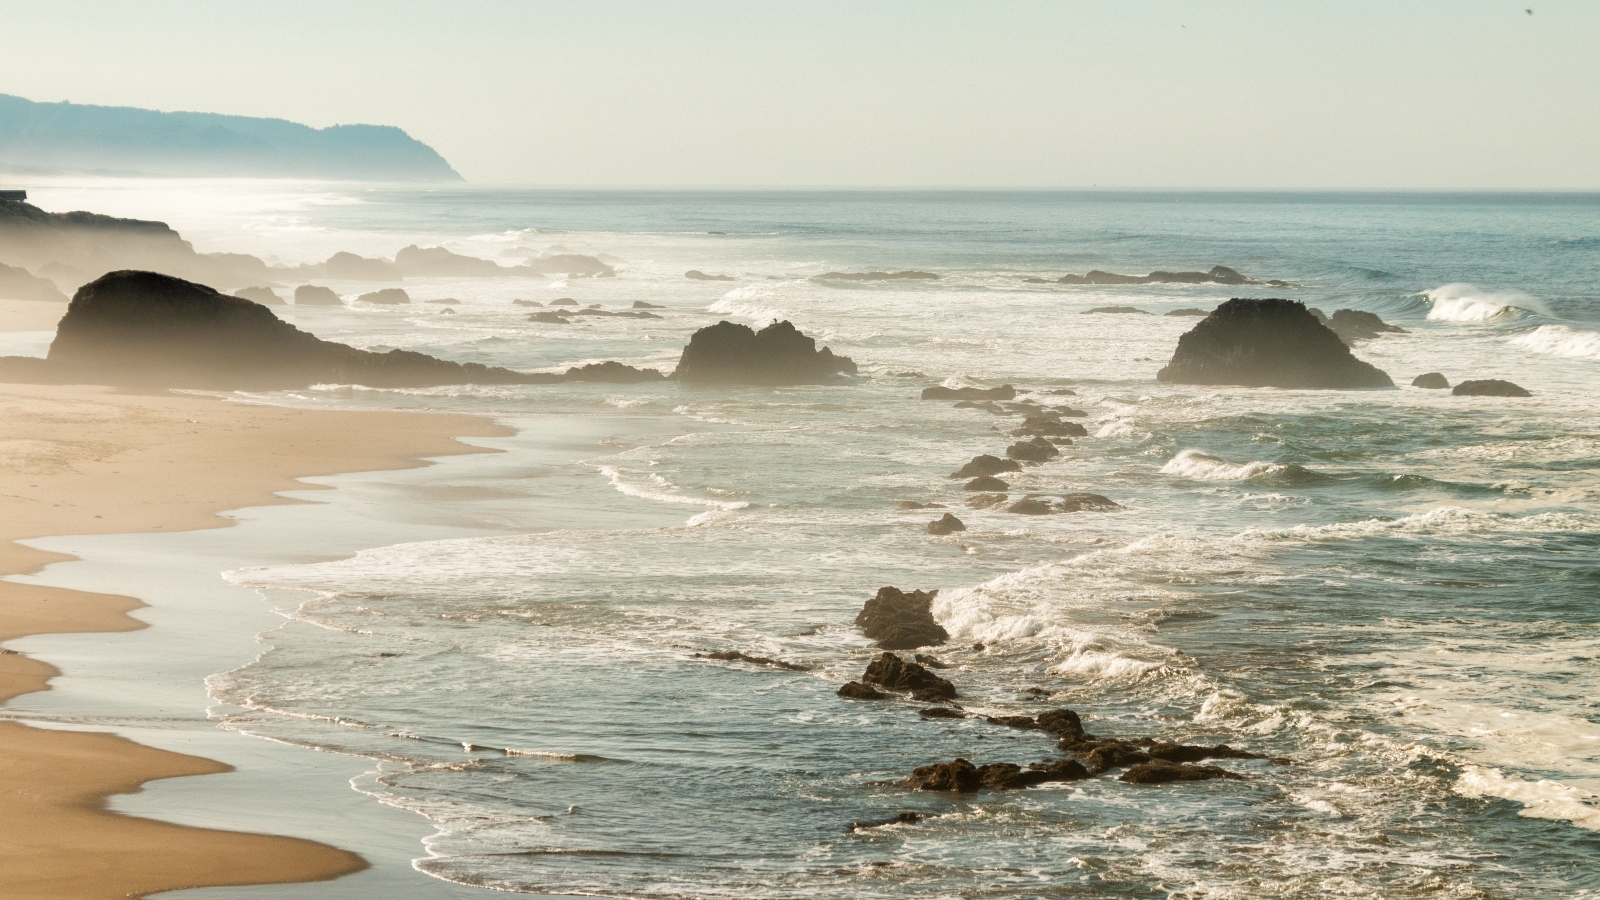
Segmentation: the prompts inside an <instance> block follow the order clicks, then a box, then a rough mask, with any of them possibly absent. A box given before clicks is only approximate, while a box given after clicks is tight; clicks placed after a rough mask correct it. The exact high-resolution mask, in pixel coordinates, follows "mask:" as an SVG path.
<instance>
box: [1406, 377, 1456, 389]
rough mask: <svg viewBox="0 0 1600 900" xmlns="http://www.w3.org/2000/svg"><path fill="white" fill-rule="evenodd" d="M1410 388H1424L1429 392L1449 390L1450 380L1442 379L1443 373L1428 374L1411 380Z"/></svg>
mask: <svg viewBox="0 0 1600 900" xmlns="http://www.w3.org/2000/svg"><path fill="white" fill-rule="evenodd" d="M1411 386H1412V387H1418V388H1425V389H1427V390H1430V391H1448V390H1450V379H1448V378H1446V377H1444V373H1443V372H1429V373H1427V374H1426V375H1418V376H1417V377H1415V378H1413V379H1411Z"/></svg>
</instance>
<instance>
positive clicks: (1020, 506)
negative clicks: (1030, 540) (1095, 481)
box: [1006, 494, 1122, 516]
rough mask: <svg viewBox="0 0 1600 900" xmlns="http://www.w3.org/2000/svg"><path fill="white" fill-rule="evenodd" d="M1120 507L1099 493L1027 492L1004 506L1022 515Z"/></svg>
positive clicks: (1010, 511) (1098, 510)
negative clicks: (1050, 493) (1052, 493)
mask: <svg viewBox="0 0 1600 900" xmlns="http://www.w3.org/2000/svg"><path fill="white" fill-rule="evenodd" d="M1121 508H1122V507H1121V506H1120V505H1118V504H1116V503H1113V502H1112V501H1111V500H1109V499H1107V498H1105V497H1102V496H1100V495H1099V494H1061V495H1059V496H1054V497H1052V496H1048V495H1045V494H1029V495H1027V496H1026V497H1023V498H1022V499H1021V500H1018V501H1017V502H1015V503H1013V504H1011V505H1010V506H1008V507H1006V512H1008V513H1017V514H1018V515H1024V516H1048V515H1054V514H1056V513H1074V512H1082V511H1084V510H1093V511H1095V512H1105V511H1107V510H1112V509H1121Z"/></svg>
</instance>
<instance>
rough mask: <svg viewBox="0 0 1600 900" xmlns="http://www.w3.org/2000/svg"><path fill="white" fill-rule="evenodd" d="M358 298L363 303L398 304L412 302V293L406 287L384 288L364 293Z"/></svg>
mask: <svg viewBox="0 0 1600 900" xmlns="http://www.w3.org/2000/svg"><path fill="white" fill-rule="evenodd" d="M356 299H357V300H358V301H360V302H362V303H383V304H386V305H398V304H401V303H410V302H411V295H410V294H407V293H406V292H405V289H404V288H384V289H383V290H381V291H373V292H371V293H368V294H362V295H361V296H359V297H357V298H356Z"/></svg>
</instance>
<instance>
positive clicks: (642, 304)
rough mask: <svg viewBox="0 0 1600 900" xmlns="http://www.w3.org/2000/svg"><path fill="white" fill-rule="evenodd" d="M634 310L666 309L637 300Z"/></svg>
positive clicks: (634, 302) (659, 305) (634, 303)
mask: <svg viewBox="0 0 1600 900" xmlns="http://www.w3.org/2000/svg"><path fill="white" fill-rule="evenodd" d="M633 308H634V309H665V308H666V307H664V306H662V305H661V304H659V303H646V302H644V301H643V300H635V301H633Z"/></svg>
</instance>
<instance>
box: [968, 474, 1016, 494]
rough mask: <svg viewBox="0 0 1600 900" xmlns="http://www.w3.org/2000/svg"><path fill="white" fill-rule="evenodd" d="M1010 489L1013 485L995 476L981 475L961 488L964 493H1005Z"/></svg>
mask: <svg viewBox="0 0 1600 900" xmlns="http://www.w3.org/2000/svg"><path fill="white" fill-rule="evenodd" d="M1010 488H1011V485H1009V484H1006V483H1005V482H1004V481H1001V480H1000V479H998V478H996V477H994V476H993V475H979V476H978V477H977V478H974V479H972V480H971V481H969V482H967V483H966V484H963V485H962V486H961V489H962V490H964V491H1004V490H1010Z"/></svg>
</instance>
